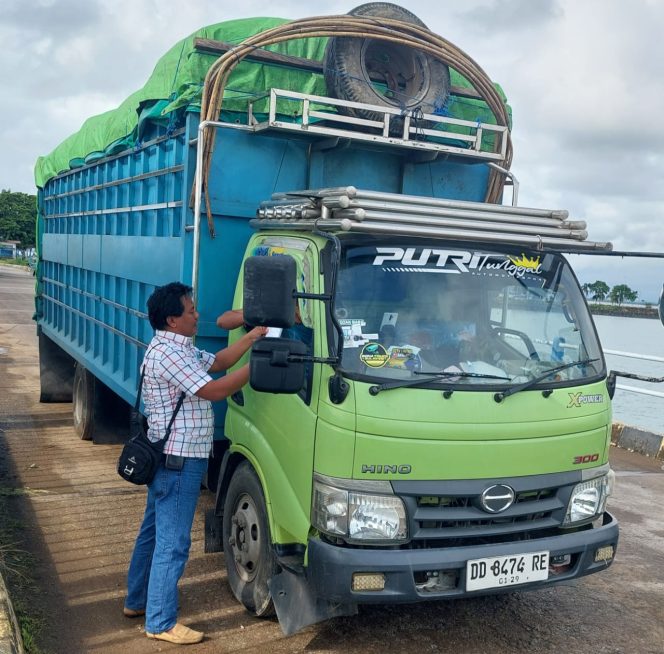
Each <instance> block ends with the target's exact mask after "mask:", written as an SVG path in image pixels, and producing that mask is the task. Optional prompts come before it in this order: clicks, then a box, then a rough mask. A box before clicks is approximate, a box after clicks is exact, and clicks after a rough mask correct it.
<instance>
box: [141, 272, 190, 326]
mask: <svg viewBox="0 0 664 654" xmlns="http://www.w3.org/2000/svg"><path fill="white" fill-rule="evenodd" d="M192 291H193V289H192V288H191V286H187V285H186V284H181V283H180V282H171V283H170V284H166V285H165V286H159V287H158V288H156V289H155V291H154V293H153V294H152V295H151V296H150V297H149V298H148V319H149V320H150V324H151V325H152V329H165V328H166V327H167V326H168V323H167V322H166V321H167V319H168V318H169V317H170V316H173V317H175V318H177V317H178V316H181V315H182V314H183V313H184V304H183V303H182V298H183V297H184V296H187V295H191V292H192Z"/></svg>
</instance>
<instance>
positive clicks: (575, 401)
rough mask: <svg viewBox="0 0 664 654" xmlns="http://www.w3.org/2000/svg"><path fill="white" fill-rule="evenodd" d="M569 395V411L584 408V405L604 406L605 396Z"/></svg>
mask: <svg viewBox="0 0 664 654" xmlns="http://www.w3.org/2000/svg"><path fill="white" fill-rule="evenodd" d="M568 395H569V404H568V405H567V408H568V409H572V408H576V407H582V406H583V405H584V404H602V403H603V402H604V396H603V395H602V394H598V395H585V394H584V393H568Z"/></svg>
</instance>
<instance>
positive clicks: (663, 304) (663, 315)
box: [657, 286, 664, 325]
mask: <svg viewBox="0 0 664 654" xmlns="http://www.w3.org/2000/svg"><path fill="white" fill-rule="evenodd" d="M657 313H659V321H660V322H661V323H662V325H664V286H662V292H661V293H660V294H659V304H658V305H657Z"/></svg>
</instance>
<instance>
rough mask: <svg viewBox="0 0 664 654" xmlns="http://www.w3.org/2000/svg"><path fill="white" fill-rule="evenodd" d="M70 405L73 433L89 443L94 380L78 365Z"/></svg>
mask: <svg viewBox="0 0 664 654" xmlns="http://www.w3.org/2000/svg"><path fill="white" fill-rule="evenodd" d="M72 403H73V407H72V409H73V414H74V431H75V432H76V433H77V434H78V436H79V438H80V439H81V440H84V441H89V440H91V439H92V433H93V427H94V404H95V378H94V376H93V375H92V374H91V373H90V372H89V371H88V370H86V369H85V368H84V367H83V366H82V365H81V364H80V363H77V364H76V371H75V372H74V389H73V397H72Z"/></svg>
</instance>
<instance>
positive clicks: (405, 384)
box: [369, 370, 510, 395]
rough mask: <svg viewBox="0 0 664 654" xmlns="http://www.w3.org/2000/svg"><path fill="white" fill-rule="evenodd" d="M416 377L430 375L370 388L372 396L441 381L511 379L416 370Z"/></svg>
mask: <svg viewBox="0 0 664 654" xmlns="http://www.w3.org/2000/svg"><path fill="white" fill-rule="evenodd" d="M413 372H414V374H415V375H430V377H428V378H427V379H399V380H396V381H393V382H385V383H384V384H376V385H374V386H370V387H369V393H371V395H378V393H380V392H381V391H391V390H392V389H393V388H407V387H408V386H418V385H419V384H428V383H430V382H433V381H437V380H439V379H446V378H448V379H458V378H459V377H475V378H477V377H479V378H481V379H505V380H507V381H509V380H510V378H509V377H501V376H500V375H484V374H482V373H478V372H463V370H459V371H458V372H451V371H441V372H422V371H418V370H415V371H413Z"/></svg>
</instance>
